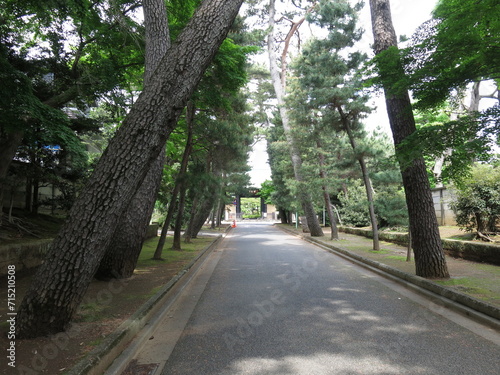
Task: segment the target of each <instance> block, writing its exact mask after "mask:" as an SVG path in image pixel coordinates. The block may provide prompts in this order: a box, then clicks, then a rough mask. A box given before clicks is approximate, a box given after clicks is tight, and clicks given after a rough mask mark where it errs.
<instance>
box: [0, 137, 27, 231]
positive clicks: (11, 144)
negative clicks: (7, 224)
mask: <svg viewBox="0 0 500 375" xmlns="http://www.w3.org/2000/svg"><path fill="white" fill-rule="evenodd" d="M23 136H24V133H23V132H19V131H17V132H11V133H7V132H4V131H3V130H2V129H0V225H2V216H3V192H4V190H5V188H6V184H5V179H6V178H7V172H8V171H9V167H10V164H11V163H12V159H14V155H16V151H17V148H18V147H19V145H20V144H21V142H22V141H23Z"/></svg>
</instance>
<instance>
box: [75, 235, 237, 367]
mask: <svg viewBox="0 0 500 375" xmlns="http://www.w3.org/2000/svg"><path fill="white" fill-rule="evenodd" d="M229 229H230V228H229ZM229 229H228V230H227V231H226V232H225V233H224V234H222V235H219V236H218V238H217V239H216V240H215V241H214V242H212V243H211V244H210V245H208V246H207V247H206V248H205V249H204V250H202V251H201V252H200V254H198V255H197V256H196V258H194V259H193V260H192V261H191V262H190V263H189V264H188V265H187V266H186V267H185V268H184V269H183V270H181V271H180V272H179V273H178V274H177V275H176V276H174V277H173V278H172V279H171V280H170V281H169V282H168V283H167V284H165V286H163V287H162V288H161V289H160V290H159V291H158V292H157V293H156V294H155V295H154V296H152V297H151V298H150V299H149V300H148V301H146V302H145V303H144V304H143V305H142V306H141V307H140V308H139V309H138V310H137V311H136V312H135V313H134V314H133V315H132V316H131V317H130V318H128V319H127V320H126V321H125V322H123V323H122V324H121V325H120V326H119V327H118V328H117V329H116V330H115V331H114V332H113V333H111V334H110V335H109V336H107V337H106V338H105V339H104V341H103V342H102V343H101V344H100V345H98V346H97V347H96V348H95V349H93V350H92V351H91V352H90V353H88V354H87V355H86V356H85V357H84V358H83V359H82V360H81V361H80V362H78V363H77V364H76V365H75V366H74V367H73V368H71V370H69V371H68V372H66V373H65V374H66V375H102V374H103V373H104V372H105V371H106V369H107V368H108V367H109V366H110V365H111V364H112V363H113V361H114V360H115V358H116V357H118V356H119V355H120V354H121V352H122V351H123V350H125V348H126V347H127V346H128V344H129V343H130V341H131V340H132V339H133V338H134V337H135V336H136V335H137V334H138V333H139V332H140V331H141V330H142V329H143V328H144V326H145V325H146V324H150V321H151V320H153V319H154V317H155V315H157V314H159V313H160V308H161V307H163V305H164V303H165V300H166V299H167V298H168V294H169V292H170V291H171V290H172V289H173V288H174V287H176V286H177V284H179V281H181V280H184V279H185V278H186V275H187V274H189V275H192V274H194V273H195V272H196V270H197V269H198V268H199V267H200V266H201V265H202V264H203V262H204V261H205V259H206V258H207V256H208V255H209V254H210V253H211V251H212V250H213V249H215V248H216V247H217V246H218V245H219V242H220V241H222V239H223V238H224V237H225V236H226V234H227V232H228V231H229Z"/></svg>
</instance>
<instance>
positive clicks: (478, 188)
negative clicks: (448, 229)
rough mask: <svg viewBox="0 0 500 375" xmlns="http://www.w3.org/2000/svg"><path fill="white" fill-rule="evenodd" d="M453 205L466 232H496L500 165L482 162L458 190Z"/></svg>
mask: <svg viewBox="0 0 500 375" xmlns="http://www.w3.org/2000/svg"><path fill="white" fill-rule="evenodd" d="M455 194H456V199H455V200H454V202H452V204H451V207H452V209H453V211H454V212H455V217H456V221H457V224H458V225H459V226H460V227H461V228H462V229H464V230H466V231H469V232H471V231H478V232H496V231H497V227H496V226H497V224H498V220H499V218H500V167H493V166H491V165H484V164H479V165H476V166H475V167H474V169H473V170H472V173H471V177H470V178H469V179H468V180H466V181H464V182H463V184H462V185H461V186H460V187H457V189H456V193H455Z"/></svg>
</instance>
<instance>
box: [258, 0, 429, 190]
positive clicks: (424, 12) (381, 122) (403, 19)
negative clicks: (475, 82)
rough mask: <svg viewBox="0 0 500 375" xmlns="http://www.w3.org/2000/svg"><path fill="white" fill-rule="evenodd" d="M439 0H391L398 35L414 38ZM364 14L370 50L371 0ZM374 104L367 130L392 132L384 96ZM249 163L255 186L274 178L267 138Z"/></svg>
mask: <svg viewBox="0 0 500 375" xmlns="http://www.w3.org/2000/svg"><path fill="white" fill-rule="evenodd" d="M437 1H438V0H391V12H392V21H393V23H394V28H395V29H396V34H397V35H398V36H399V35H406V36H408V37H410V36H411V35H412V34H413V32H414V31H415V29H416V28H417V27H418V26H420V25H421V24H422V23H423V22H425V21H426V20H428V19H429V18H430V17H431V16H430V14H431V11H432V10H433V9H434V7H435V5H436V3H437ZM365 2H366V4H365V7H364V8H363V10H362V11H361V14H360V26H361V27H363V28H364V30H365V34H364V36H363V39H362V45H363V46H364V48H366V49H367V52H368V53H370V52H371V50H370V44H371V43H373V34H372V30H371V20H370V8H369V5H368V0H365ZM371 104H372V106H375V107H377V109H376V110H375V111H374V112H373V113H372V114H371V115H370V116H369V117H368V118H367V119H366V120H365V124H366V126H367V129H376V128H377V127H380V128H381V129H383V130H384V131H386V132H387V133H389V134H390V128H389V120H388V118H387V112H386V108H385V104H384V98H383V96H380V95H379V96H378V97H376V98H374V99H373V102H372V103H371ZM249 164H250V167H251V168H252V170H251V171H250V172H249V174H250V177H251V184H252V186H256V187H260V185H261V184H262V182H263V181H265V180H270V179H271V169H270V168H269V164H268V159H267V153H266V141H265V140H261V141H259V142H257V143H256V144H255V146H254V148H253V151H252V152H250V155H249Z"/></svg>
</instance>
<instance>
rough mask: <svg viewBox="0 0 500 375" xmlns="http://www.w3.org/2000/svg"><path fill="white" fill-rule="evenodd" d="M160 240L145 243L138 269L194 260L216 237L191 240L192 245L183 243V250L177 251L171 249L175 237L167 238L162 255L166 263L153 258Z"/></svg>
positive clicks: (150, 240)
mask: <svg viewBox="0 0 500 375" xmlns="http://www.w3.org/2000/svg"><path fill="white" fill-rule="evenodd" d="M159 239H160V237H154V238H151V239H149V240H147V241H146V242H144V245H143V247H142V251H141V254H140V255H139V261H138V262H137V267H136V268H137V269H142V268H147V267H151V266H158V265H161V264H162V263H173V262H183V261H186V260H191V259H193V257H194V255H195V254H197V253H198V252H200V251H201V250H203V249H204V248H206V247H207V246H208V245H210V244H211V243H212V242H213V241H214V240H215V238H214V237H199V238H194V239H192V240H191V243H184V242H181V247H182V250H181V251H177V250H172V249H171V248H172V241H173V237H167V239H166V241H165V246H164V248H163V252H162V255H161V257H162V258H163V259H164V261H158V260H153V259H151V258H153V255H154V253H155V251H156V246H157V245H158V241H159Z"/></svg>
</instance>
